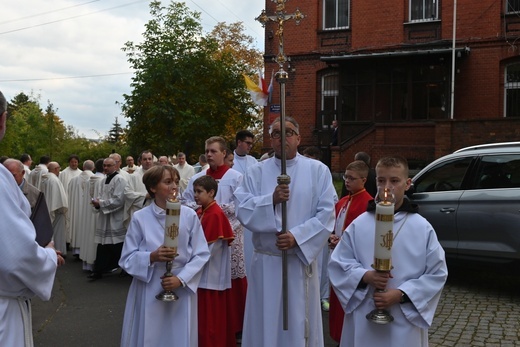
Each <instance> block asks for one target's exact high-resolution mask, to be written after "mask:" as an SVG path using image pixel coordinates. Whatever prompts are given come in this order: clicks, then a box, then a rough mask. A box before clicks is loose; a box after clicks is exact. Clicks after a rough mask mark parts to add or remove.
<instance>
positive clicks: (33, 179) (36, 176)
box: [29, 155, 51, 190]
mask: <svg viewBox="0 0 520 347" xmlns="http://www.w3.org/2000/svg"><path fill="white" fill-rule="evenodd" d="M50 162H51V158H50V157H49V156H48V155H42V156H41V157H40V163H39V164H38V165H36V167H35V168H34V169H33V170H32V171H31V173H30V174H29V183H30V184H32V185H33V186H35V187H36V188H38V189H40V190H41V188H40V182H41V180H42V175H44V174H46V173H47V172H49V169H47V164H49V163H50Z"/></svg>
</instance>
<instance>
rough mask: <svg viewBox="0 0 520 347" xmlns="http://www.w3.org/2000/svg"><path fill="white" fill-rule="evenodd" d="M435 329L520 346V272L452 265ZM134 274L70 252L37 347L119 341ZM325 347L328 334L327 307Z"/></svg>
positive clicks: (37, 312)
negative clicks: (97, 267)
mask: <svg viewBox="0 0 520 347" xmlns="http://www.w3.org/2000/svg"><path fill="white" fill-rule="evenodd" d="M449 271H450V274H449V278H448V283H447V284H446V287H445V289H444V291H443V295H442V298H441V301H440V304H439V307H438V309H437V313H436V317H435V319H434V322H433V325H432V327H431V328H430V331H429V332H430V334H429V335H430V347H454V346H455V347H468V346H471V347H477V346H485V347H494V346H500V347H510V346H511V347H513V346H519V347H520V272H519V271H518V270H517V269H516V268H514V267H506V266H502V265H496V266H482V265H481V264H478V263H475V264H473V265H472V266H467V265H458V266H450V268H449ZM130 282H131V278H130V277H125V278H120V277H119V276H118V272H117V273H114V274H110V275H106V276H105V277H104V278H103V279H102V280H98V281H95V282H89V281H88V280H87V278H86V274H85V273H84V272H83V271H82V270H81V263H80V262H79V261H74V260H73V259H72V257H70V256H69V258H68V259H67V264H66V265H65V266H63V267H61V268H60V269H58V273H57V276H56V281H55V285H54V289H53V295H52V299H51V300H50V301H48V302H42V301H41V300H39V299H37V298H36V299H34V300H33V331H34V342H35V346H36V347H56V346H60V347H69V346H75V347H84V346H85V347H89V346H93V347H98V346H103V347H105V346H108V347H110V346H119V340H120V336H121V326H122V320H123V313H124V305H125V301H126V295H127V292H128V287H129V285H130ZM323 321H324V336H325V347H335V346H336V344H335V343H334V342H333V341H332V340H331V339H330V337H329V336H328V326H327V322H328V314H327V313H325V312H324V316H323Z"/></svg>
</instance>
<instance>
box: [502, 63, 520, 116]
mask: <svg viewBox="0 0 520 347" xmlns="http://www.w3.org/2000/svg"><path fill="white" fill-rule="evenodd" d="M512 67H516V68H517V69H518V70H519V71H518V73H519V79H518V81H514V82H510V81H509V80H508V76H509V74H508V70H509V69H510V68H512ZM509 90H516V91H517V93H520V62H514V63H511V64H507V65H506V66H505V67H504V118H507V117H520V110H519V114H514V115H510V114H509V113H510V112H508V102H507V101H508V91H509ZM518 98H519V99H520V95H519V97H518ZM512 103H513V104H515V103H514V102H512Z"/></svg>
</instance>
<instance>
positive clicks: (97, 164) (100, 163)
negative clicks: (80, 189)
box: [94, 158, 105, 172]
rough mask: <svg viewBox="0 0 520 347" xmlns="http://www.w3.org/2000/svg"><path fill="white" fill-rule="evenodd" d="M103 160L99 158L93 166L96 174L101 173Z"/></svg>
mask: <svg viewBox="0 0 520 347" xmlns="http://www.w3.org/2000/svg"><path fill="white" fill-rule="evenodd" d="M104 160H105V158H99V159H98V160H96V163H95V164H94V166H95V167H96V172H103V161H104Z"/></svg>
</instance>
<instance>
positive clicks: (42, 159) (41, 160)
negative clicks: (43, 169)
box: [40, 155, 51, 165]
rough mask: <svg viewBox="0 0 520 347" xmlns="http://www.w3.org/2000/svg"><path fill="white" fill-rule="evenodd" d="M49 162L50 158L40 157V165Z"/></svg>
mask: <svg viewBox="0 0 520 347" xmlns="http://www.w3.org/2000/svg"><path fill="white" fill-rule="evenodd" d="M50 162H51V157H49V156H48V155H42V156H41V157H40V164H45V165H47V164H49V163H50Z"/></svg>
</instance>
